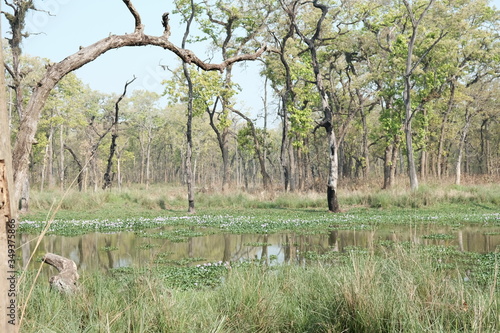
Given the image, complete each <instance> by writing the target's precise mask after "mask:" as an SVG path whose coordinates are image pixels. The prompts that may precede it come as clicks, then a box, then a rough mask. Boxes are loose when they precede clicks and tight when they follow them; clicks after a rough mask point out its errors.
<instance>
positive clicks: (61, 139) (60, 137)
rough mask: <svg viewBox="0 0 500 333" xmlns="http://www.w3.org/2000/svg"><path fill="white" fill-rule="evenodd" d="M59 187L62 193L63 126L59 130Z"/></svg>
mask: <svg viewBox="0 0 500 333" xmlns="http://www.w3.org/2000/svg"><path fill="white" fill-rule="evenodd" d="M59 187H60V189H61V192H62V191H64V125H63V124H61V126H60V128H59Z"/></svg>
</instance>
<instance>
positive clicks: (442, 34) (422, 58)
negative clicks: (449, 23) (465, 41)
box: [410, 31, 448, 73]
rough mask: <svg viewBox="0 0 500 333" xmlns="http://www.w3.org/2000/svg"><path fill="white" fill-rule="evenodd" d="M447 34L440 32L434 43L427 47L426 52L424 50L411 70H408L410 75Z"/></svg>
mask: <svg viewBox="0 0 500 333" xmlns="http://www.w3.org/2000/svg"><path fill="white" fill-rule="evenodd" d="M447 34H448V32H445V33H443V31H441V34H440V35H439V37H438V38H437V39H436V40H435V41H434V43H432V45H431V46H429V47H428V48H427V50H425V52H424V53H423V54H422V55H421V56H420V58H418V60H417V61H416V62H415V64H413V66H412V68H411V69H410V73H413V71H414V70H415V68H417V66H418V65H419V64H420V63H421V62H422V60H424V58H425V57H426V56H427V54H429V52H431V50H432V49H433V48H434V46H436V45H437V43H439V42H440V41H441V39H443V38H444V37H445V36H446V35H447Z"/></svg>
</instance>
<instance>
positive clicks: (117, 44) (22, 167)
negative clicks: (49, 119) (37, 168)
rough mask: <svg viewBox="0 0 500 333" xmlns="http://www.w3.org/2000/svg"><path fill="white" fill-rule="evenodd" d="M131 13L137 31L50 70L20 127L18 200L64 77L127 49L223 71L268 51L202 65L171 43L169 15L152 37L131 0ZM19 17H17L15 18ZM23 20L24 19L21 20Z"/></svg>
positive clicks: (84, 51)
mask: <svg viewBox="0 0 500 333" xmlns="http://www.w3.org/2000/svg"><path fill="white" fill-rule="evenodd" d="M25 2H26V3H30V1H20V3H25ZM123 2H124V4H125V5H126V6H127V8H128V10H129V11H130V13H131V14H132V16H133V18H134V20H135V25H134V31H133V32H132V33H129V34H125V35H110V36H108V37H106V38H104V39H101V40H99V41H97V42H95V43H94V44H92V45H90V46H87V47H82V48H81V49H80V50H79V51H78V52H76V53H74V54H72V55H69V56H68V57H66V58H65V59H63V60H62V61H60V62H58V63H54V64H50V65H49V66H47V67H48V68H47V71H46V73H45V75H44V76H43V78H42V79H41V80H40V81H39V82H38V83H37V85H36V87H35V89H34V91H33V93H32V96H31V98H30V100H29V102H28V104H27V106H26V108H25V112H24V114H23V116H22V119H21V122H20V125H19V135H18V136H17V137H16V142H15V144H14V149H13V161H14V165H15V166H16V168H15V170H14V182H15V184H16V187H15V193H14V197H15V198H20V196H21V189H22V186H21V184H23V183H24V182H25V180H26V179H27V178H28V169H29V160H30V153H31V150H32V145H33V143H34V139H35V134H36V131H37V128H38V122H39V118H40V113H41V111H42V109H43V107H44V105H45V102H46V101H47V98H48V96H49V94H50V91H51V90H52V89H53V88H54V86H55V85H56V84H57V82H59V81H60V80H61V79H62V78H63V77H64V76H66V75H67V74H68V73H71V72H72V71H74V70H76V69H78V68H80V67H82V66H84V65H85V64H87V63H89V62H91V61H93V60H95V59H96V58H97V57H99V56H100V55H102V54H104V53H105V52H107V51H109V50H112V49H117V48H121V47H125V46H147V45H152V46H158V47H161V48H164V49H166V50H168V51H170V52H173V53H174V54H175V55H177V56H178V57H179V58H180V59H181V60H182V61H183V63H186V64H194V65H196V66H198V67H200V68H201V69H203V70H219V71H223V70H224V69H226V68H227V67H228V66H230V65H231V64H233V63H235V62H239V61H245V60H254V59H256V58H257V57H259V56H260V55H261V54H262V53H263V52H264V51H265V50H266V47H265V46H263V47H261V48H260V49H259V50H257V52H254V53H252V54H240V55H236V56H234V57H230V58H228V59H225V60H224V61H223V62H221V63H220V64H211V63H207V62H204V61H202V60H201V59H200V58H198V57H197V56H196V55H195V54H194V53H193V52H192V51H190V50H187V49H184V48H182V47H178V46H176V45H174V44H173V43H172V42H170V40H169V36H170V33H171V32H170V26H169V22H168V14H167V13H166V14H164V15H163V16H162V23H163V26H164V32H163V34H162V35H161V36H151V35H147V34H145V33H144V25H143V24H142V20H141V17H140V15H139V13H138V12H137V10H136V9H135V7H134V6H133V4H132V2H131V1H130V0H123ZM15 15H16V13H14V16H15ZM19 19H20V20H21V19H23V17H19Z"/></svg>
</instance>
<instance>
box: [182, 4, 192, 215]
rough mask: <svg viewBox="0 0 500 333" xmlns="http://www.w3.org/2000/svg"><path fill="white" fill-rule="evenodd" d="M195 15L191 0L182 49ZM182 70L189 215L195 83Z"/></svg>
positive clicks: (189, 208)
mask: <svg viewBox="0 0 500 333" xmlns="http://www.w3.org/2000/svg"><path fill="white" fill-rule="evenodd" d="M194 14H195V7H194V1H193V0H191V13H190V16H189V19H188V20H187V22H186V31H185V32H184V37H183V39H182V47H185V45H186V41H187V38H188V36H189V29H190V28H191V23H192V22H193V19H194ZM182 69H183V71H184V77H185V78H186V81H187V85H188V105H187V111H188V112H187V122H186V183H187V190H188V213H195V205H194V179H193V168H192V166H191V160H192V154H193V133H192V132H193V128H192V123H193V99H194V96H193V81H192V80H191V74H190V73H189V68H188V65H187V64H186V63H185V62H184V63H183V64H182Z"/></svg>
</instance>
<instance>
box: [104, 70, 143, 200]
mask: <svg viewBox="0 0 500 333" xmlns="http://www.w3.org/2000/svg"><path fill="white" fill-rule="evenodd" d="M134 81H135V77H134V78H133V79H132V80H130V81H127V83H125V87H124V88H123V93H122V94H121V96H120V97H118V99H117V101H116V103H115V117H114V119H113V124H112V127H113V133H112V134H111V144H110V145H109V156H108V162H107V165H106V171H105V172H104V182H103V185H102V188H103V190H105V189H107V188H110V187H111V180H112V177H111V167H112V166H113V157H114V155H115V152H116V145H117V144H116V139H118V122H119V120H120V116H119V111H120V106H119V105H120V102H121V101H122V99H123V98H124V97H125V95H126V94H127V87H128V86H129V85H130V84H131V83H132V82H134Z"/></svg>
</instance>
